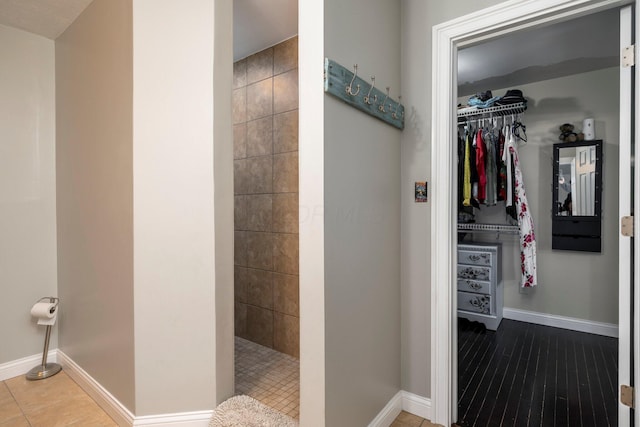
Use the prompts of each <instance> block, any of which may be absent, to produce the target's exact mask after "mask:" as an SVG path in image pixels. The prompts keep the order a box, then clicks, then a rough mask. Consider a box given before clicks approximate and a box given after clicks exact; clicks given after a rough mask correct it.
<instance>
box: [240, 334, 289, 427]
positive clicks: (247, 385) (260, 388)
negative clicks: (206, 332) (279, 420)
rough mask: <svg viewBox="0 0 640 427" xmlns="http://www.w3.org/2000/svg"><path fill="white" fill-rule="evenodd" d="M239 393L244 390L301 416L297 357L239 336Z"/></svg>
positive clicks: (249, 394)
mask: <svg viewBox="0 0 640 427" xmlns="http://www.w3.org/2000/svg"><path fill="white" fill-rule="evenodd" d="M235 356H236V369H235V371H236V373H235V374H236V394H245V395H247V396H251V397H253V398H254V399H256V400H258V401H260V402H262V403H264V404H265V405H267V406H269V407H271V408H273V409H275V410H278V411H280V412H282V413H283V414H286V415H289V416H290V417H292V418H295V419H298V418H299V416H300V363H299V361H298V359H296V358H294V357H291V356H289V355H286V354H284V353H280V352H277V351H275V350H273V349H270V348H268V347H264V346H261V345H260V344H256V343H254V342H251V341H248V340H245V339H243V338H240V337H236V346H235Z"/></svg>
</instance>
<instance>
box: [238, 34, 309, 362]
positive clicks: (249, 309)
mask: <svg viewBox="0 0 640 427" xmlns="http://www.w3.org/2000/svg"><path fill="white" fill-rule="evenodd" d="M297 55H298V39H297V37H295V38H292V39H289V40H287V41H285V42H283V43H280V44H278V45H276V46H274V47H272V48H269V49H266V50H264V51H262V52H259V53H256V54H254V55H252V56H250V57H248V58H245V59H243V60H241V61H238V62H236V63H235V64H234V73H233V85H234V90H233V123H234V126H233V139H234V158H235V160H234V189H235V191H234V193H235V333H236V335H237V336H239V337H241V338H244V339H248V340H250V341H253V342H255V343H258V344H261V345H264V346H266V347H270V348H273V349H275V350H277V351H280V352H283V353H286V354H289V355H291V356H295V357H299V325H300V322H299V306H298V295H299V292H298V283H299V281H298V58H297Z"/></svg>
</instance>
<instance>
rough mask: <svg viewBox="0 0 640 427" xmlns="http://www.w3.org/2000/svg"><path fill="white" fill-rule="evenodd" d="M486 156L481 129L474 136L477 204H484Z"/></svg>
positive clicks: (485, 195) (485, 196)
mask: <svg viewBox="0 0 640 427" xmlns="http://www.w3.org/2000/svg"><path fill="white" fill-rule="evenodd" d="M486 154H487V150H486V148H485V145H484V139H483V138H482V128H480V129H478V132H477V134H476V169H477V170H478V193H477V198H478V202H479V203H484V202H485V199H486V198H487V173H486V168H485V165H486V157H487V156H486Z"/></svg>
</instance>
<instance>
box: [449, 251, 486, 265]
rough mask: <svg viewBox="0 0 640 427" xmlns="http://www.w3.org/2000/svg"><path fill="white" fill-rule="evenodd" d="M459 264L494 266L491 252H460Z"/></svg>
mask: <svg viewBox="0 0 640 427" xmlns="http://www.w3.org/2000/svg"><path fill="white" fill-rule="evenodd" d="M458 263H460V264H470V265H488V266H492V265H493V259H492V254H491V253H489V252H475V251H463V250H460V251H458Z"/></svg>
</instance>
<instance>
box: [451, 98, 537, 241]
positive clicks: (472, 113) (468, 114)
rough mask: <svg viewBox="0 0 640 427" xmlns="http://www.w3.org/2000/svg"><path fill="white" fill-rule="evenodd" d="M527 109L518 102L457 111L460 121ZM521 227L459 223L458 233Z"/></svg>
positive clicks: (515, 231) (510, 231)
mask: <svg viewBox="0 0 640 427" xmlns="http://www.w3.org/2000/svg"><path fill="white" fill-rule="evenodd" d="M526 109H527V104H526V103H524V102H518V103H515V104H509V105H498V106H495V107H487V108H478V107H466V108H460V109H458V111H457V116H458V121H461V120H462V121H464V120H466V119H467V118H469V119H482V118H492V117H503V116H508V115H513V114H521V113H524V111H525V110H526ZM519 232H520V228H519V227H518V226H517V225H506V224H481V223H458V233H504V234H518V233H519Z"/></svg>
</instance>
